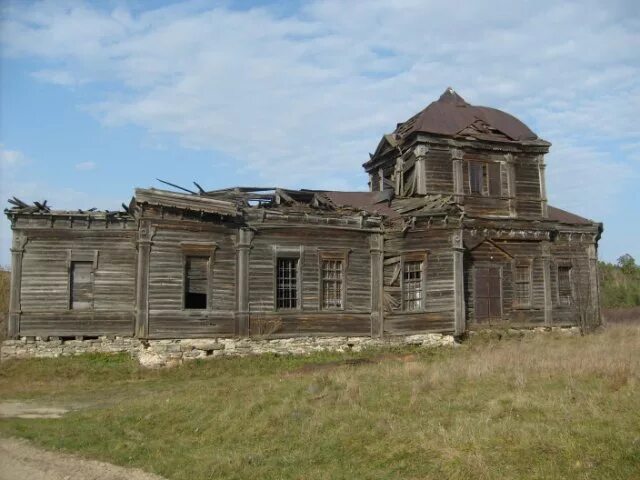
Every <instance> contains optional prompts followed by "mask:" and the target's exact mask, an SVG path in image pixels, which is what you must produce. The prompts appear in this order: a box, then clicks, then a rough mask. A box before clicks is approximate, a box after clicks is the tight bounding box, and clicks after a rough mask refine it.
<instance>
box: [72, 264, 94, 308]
mask: <svg viewBox="0 0 640 480" xmlns="http://www.w3.org/2000/svg"><path fill="white" fill-rule="evenodd" d="M69 275H70V278H69V286H70V289H69V290H70V292H69V297H70V302H69V308H70V309H72V310H88V309H90V308H92V307H93V262H73V261H72V262H71V268H70V272H69Z"/></svg>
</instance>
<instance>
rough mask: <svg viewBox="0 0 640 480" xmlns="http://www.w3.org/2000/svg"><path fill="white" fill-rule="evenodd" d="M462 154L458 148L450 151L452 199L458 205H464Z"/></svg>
mask: <svg viewBox="0 0 640 480" xmlns="http://www.w3.org/2000/svg"><path fill="white" fill-rule="evenodd" d="M463 155H464V152H463V151H462V150H460V149H458V148H453V149H451V160H452V162H453V193H454V195H453V198H454V200H455V202H456V203H457V204H458V205H461V204H463V203H464V176H463V175H462V157H463Z"/></svg>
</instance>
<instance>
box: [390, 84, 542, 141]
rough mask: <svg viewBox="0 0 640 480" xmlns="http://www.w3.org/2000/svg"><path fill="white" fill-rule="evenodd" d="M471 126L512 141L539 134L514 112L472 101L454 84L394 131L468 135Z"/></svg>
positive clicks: (475, 130)
mask: <svg viewBox="0 0 640 480" xmlns="http://www.w3.org/2000/svg"><path fill="white" fill-rule="evenodd" d="M466 129H470V130H472V131H473V133H470V134H475V135H474V136H478V135H477V134H484V136H485V137H486V138H487V139H491V138H492V137H494V138H496V139H497V138H500V137H506V138H503V139H506V140H511V141H525V140H537V139H538V136H537V135H536V134H535V133H533V132H532V131H531V130H530V129H529V127H527V126H526V125H525V124H524V123H522V122H521V121H520V120H518V119H517V118H516V117H514V116H513V115H510V114H508V113H505V112H503V111H501V110H497V109H495V108H490V107H478V106H474V105H470V104H469V103H467V102H466V101H465V100H464V98H462V97H461V96H460V95H458V94H457V93H456V92H455V91H454V90H453V89H452V88H451V87H449V88H447V90H445V92H444V93H443V94H442V95H441V96H440V98H439V99H438V100H437V101H435V102H432V103H431V104H429V106H428V107H427V108H425V109H424V110H422V111H421V112H419V113H417V114H416V115H414V116H413V117H411V118H410V119H409V120H407V121H406V122H403V123H400V124H398V126H397V128H396V130H395V132H394V134H395V135H396V136H399V137H408V136H409V135H411V134H412V133H416V132H425V133H435V134H439V135H448V136H457V135H465V130H466Z"/></svg>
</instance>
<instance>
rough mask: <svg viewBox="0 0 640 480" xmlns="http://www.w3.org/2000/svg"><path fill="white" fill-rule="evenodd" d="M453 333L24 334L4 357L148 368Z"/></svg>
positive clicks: (443, 339) (414, 341)
mask: <svg viewBox="0 0 640 480" xmlns="http://www.w3.org/2000/svg"><path fill="white" fill-rule="evenodd" d="M454 344H455V342H454V339H453V336H451V335H442V334H439V333H430V334H420V335H410V336H405V337H390V338H385V339H378V338H371V337H295V338H284V339H255V338H201V339H172V340H139V339H137V338H131V337H98V338H96V339H86V340H61V339H56V338H48V339H44V338H40V337H22V338H20V339H18V340H5V341H4V342H3V343H2V345H1V346H0V360H8V359H13V358H56V357H69V356H74V355H82V354H84V353H129V354H130V355H131V356H132V357H134V358H136V359H137V360H138V361H139V362H140V365H142V366H144V367H152V368H153V367H165V366H175V365H179V364H181V363H183V362H185V361H189V360H196V359H202V358H209V357H223V356H246V355H259V354H263V353H271V354H280V355H289V354H293V355H306V354H310V353H313V352H327V351H332V352H346V351H355V352H358V351H361V350H362V349H364V348H372V347H393V346H407V345H413V346H419V347H441V346H453V345H454Z"/></svg>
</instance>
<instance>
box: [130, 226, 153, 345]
mask: <svg viewBox="0 0 640 480" xmlns="http://www.w3.org/2000/svg"><path fill="white" fill-rule="evenodd" d="M154 235H155V227H152V226H151V225H150V224H149V222H147V221H143V222H141V223H140V229H139V230H138V243H137V245H138V270H137V273H136V310H135V312H136V323H135V336H136V337H139V338H147V337H148V336H149V260H150V257H151V245H152V243H153V242H152V240H153V236H154Z"/></svg>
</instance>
